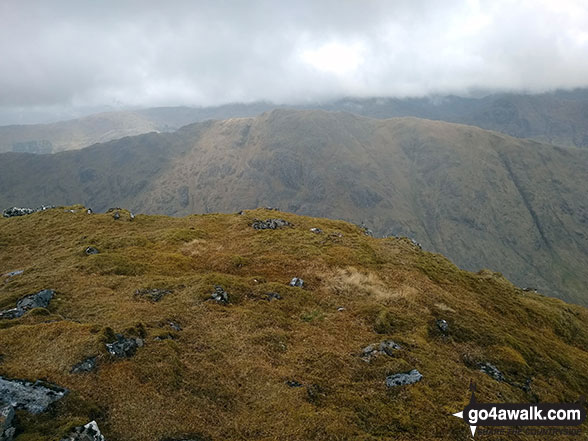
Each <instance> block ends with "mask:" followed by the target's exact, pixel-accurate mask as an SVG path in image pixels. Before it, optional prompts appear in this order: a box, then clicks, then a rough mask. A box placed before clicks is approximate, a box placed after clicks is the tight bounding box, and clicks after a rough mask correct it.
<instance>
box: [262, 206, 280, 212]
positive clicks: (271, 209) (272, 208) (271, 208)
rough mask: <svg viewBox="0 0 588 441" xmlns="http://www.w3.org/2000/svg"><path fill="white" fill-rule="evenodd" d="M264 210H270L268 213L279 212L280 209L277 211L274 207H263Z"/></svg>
mask: <svg viewBox="0 0 588 441" xmlns="http://www.w3.org/2000/svg"><path fill="white" fill-rule="evenodd" d="M265 209H266V210H270V211H280V209H279V208H276V207H269V206H267V207H265Z"/></svg>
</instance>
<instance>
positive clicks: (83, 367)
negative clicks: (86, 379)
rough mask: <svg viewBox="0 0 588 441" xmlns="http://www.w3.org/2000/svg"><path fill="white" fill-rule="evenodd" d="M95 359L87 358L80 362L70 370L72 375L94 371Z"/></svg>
mask: <svg viewBox="0 0 588 441" xmlns="http://www.w3.org/2000/svg"><path fill="white" fill-rule="evenodd" d="M96 361H97V357H88V358H86V359H85V360H82V361H80V362H79V363H78V364H76V365H75V366H74V367H73V368H71V371H70V372H71V373H72V374H81V373H83V372H92V371H93V370H94V369H96Z"/></svg>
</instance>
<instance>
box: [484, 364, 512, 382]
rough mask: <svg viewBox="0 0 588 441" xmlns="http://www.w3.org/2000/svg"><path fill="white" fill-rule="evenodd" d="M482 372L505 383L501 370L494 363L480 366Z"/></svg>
mask: <svg viewBox="0 0 588 441" xmlns="http://www.w3.org/2000/svg"><path fill="white" fill-rule="evenodd" d="M479 367H480V371H482V372H484V373H485V374H488V375H490V376H491V377H492V378H494V379H495V380H496V381H505V380H506V379H505V378H504V375H503V374H502V372H500V370H499V369H498V368H497V367H496V366H494V365H493V364H492V363H482V364H480V365H479Z"/></svg>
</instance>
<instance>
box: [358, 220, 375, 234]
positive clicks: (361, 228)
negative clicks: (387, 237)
mask: <svg viewBox="0 0 588 441" xmlns="http://www.w3.org/2000/svg"><path fill="white" fill-rule="evenodd" d="M359 228H360V230H361V231H363V234H365V235H366V236H373V235H374V232H373V231H372V230H371V229H369V228H368V226H367V225H366V224H365V223H364V222H362V223H361V225H359Z"/></svg>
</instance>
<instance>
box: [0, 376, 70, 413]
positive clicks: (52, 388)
mask: <svg viewBox="0 0 588 441" xmlns="http://www.w3.org/2000/svg"><path fill="white" fill-rule="evenodd" d="M68 392H69V391H68V390H67V389H64V388H62V387H59V386H57V385H54V384H49V383H44V382H40V381H36V382H34V383H31V382H30V381H25V380H9V379H6V378H4V377H0V403H4V404H10V405H11V406H12V407H14V408H15V409H24V410H27V411H28V412H30V413H32V414H39V413H41V412H44V411H45V410H46V409H47V407H49V405H50V404H51V403H53V402H55V401H57V400H60V399H61V398H63V397H64V396H66V395H67V394H68Z"/></svg>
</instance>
